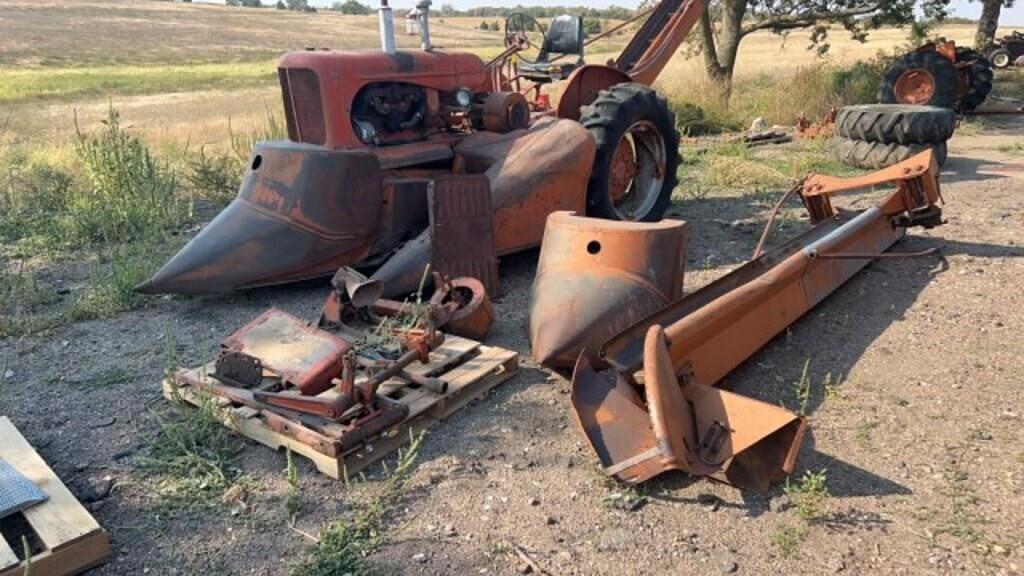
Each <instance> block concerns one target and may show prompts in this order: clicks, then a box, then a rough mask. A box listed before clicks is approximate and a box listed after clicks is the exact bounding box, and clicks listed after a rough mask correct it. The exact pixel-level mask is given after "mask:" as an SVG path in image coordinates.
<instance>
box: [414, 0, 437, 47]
mask: <svg viewBox="0 0 1024 576" xmlns="http://www.w3.org/2000/svg"><path fill="white" fill-rule="evenodd" d="M416 18H417V19H419V21H420V46H421V47H422V48H423V49H424V50H427V51H429V50H433V49H434V45H433V44H431V43H430V0H420V1H419V2H417V3H416Z"/></svg>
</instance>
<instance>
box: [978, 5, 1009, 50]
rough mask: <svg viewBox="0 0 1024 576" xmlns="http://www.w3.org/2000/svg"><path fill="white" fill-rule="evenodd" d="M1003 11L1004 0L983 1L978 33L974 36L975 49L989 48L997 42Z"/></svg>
mask: <svg viewBox="0 0 1024 576" xmlns="http://www.w3.org/2000/svg"><path fill="white" fill-rule="evenodd" d="M1002 9H1003V0H982V3H981V18H980V19H979V20H978V31H977V32H976V33H975V34H974V47H975V48H977V49H978V50H984V49H985V48H988V47H989V46H991V45H992V43H993V42H994V41H995V39H996V29H997V28H999V13H1000V12H1001V11H1002Z"/></svg>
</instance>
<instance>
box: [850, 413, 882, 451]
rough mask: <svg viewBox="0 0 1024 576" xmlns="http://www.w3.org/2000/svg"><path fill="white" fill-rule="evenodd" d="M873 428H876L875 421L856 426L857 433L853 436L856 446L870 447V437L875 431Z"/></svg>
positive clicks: (876, 423)
mask: <svg viewBox="0 0 1024 576" xmlns="http://www.w3.org/2000/svg"><path fill="white" fill-rule="evenodd" d="M875 428H878V422H877V421H875V420H870V421H868V422H864V423H863V424H861V425H860V426H857V432H856V434H854V439H856V440H857V443H858V444H860V445H861V446H863V447H864V448H867V447H868V446H870V445H871V436H872V433H873V432H874V431H875Z"/></svg>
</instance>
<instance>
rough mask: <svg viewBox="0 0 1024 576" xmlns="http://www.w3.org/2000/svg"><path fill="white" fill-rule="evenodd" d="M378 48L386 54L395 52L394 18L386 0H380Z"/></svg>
mask: <svg viewBox="0 0 1024 576" xmlns="http://www.w3.org/2000/svg"><path fill="white" fill-rule="evenodd" d="M378 13H379V14H380V49H381V50H383V51H384V52H385V53H387V54H394V53H395V19H394V15H393V14H392V13H391V7H390V6H388V0H380V10H379V11H378Z"/></svg>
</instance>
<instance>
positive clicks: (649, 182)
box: [608, 120, 666, 220]
mask: <svg viewBox="0 0 1024 576" xmlns="http://www.w3.org/2000/svg"><path fill="white" fill-rule="evenodd" d="M665 164H666V154H665V141H664V139H662V137H661V134H660V133H659V132H658V129H657V128H656V127H655V126H654V124H652V123H651V122H648V121H647V120H640V121H638V122H634V123H633V124H632V125H630V127H629V128H628V129H627V130H626V132H625V133H624V134H623V135H622V139H621V140H619V145H618V146H616V148H615V154H614V155H613V156H612V165H611V170H610V174H609V182H608V192H609V195H610V196H611V200H612V205H613V207H614V208H615V212H616V214H617V215H618V217H619V218H620V219H622V220H642V219H643V218H644V217H645V216H647V215H648V214H649V213H650V212H651V210H652V209H653V208H654V206H655V205H656V204H657V203H658V197H659V196H661V188H662V186H663V185H664V184H665Z"/></svg>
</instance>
